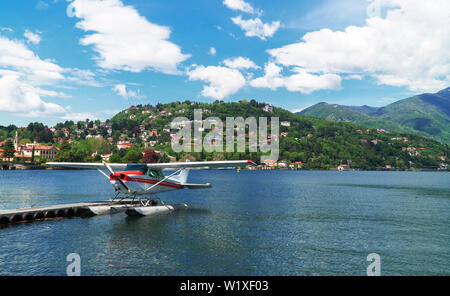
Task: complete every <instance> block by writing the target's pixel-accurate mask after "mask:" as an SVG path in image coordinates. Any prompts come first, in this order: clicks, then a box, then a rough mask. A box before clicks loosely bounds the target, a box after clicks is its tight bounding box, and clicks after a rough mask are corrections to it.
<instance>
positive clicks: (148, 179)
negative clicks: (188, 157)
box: [47, 160, 255, 216]
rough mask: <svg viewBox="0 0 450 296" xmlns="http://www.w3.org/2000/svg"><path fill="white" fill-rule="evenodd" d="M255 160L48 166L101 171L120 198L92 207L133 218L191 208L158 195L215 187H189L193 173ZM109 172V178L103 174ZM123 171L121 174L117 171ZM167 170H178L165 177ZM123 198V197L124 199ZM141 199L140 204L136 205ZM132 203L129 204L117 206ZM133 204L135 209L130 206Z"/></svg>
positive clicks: (68, 163) (245, 164)
mask: <svg viewBox="0 0 450 296" xmlns="http://www.w3.org/2000/svg"><path fill="white" fill-rule="evenodd" d="M254 164H255V163H254V162H252V161H251V160H231V161H201V162H170V163H143V164H125V163H106V162H103V163H84V162H47V165H48V166H51V167H64V168H77V169H97V170H98V171H99V172H100V173H102V174H103V175H104V176H105V177H106V178H108V180H109V181H110V183H111V184H112V185H113V187H114V190H115V192H116V195H115V196H114V198H112V199H111V203H110V205H103V206H92V207H89V209H90V210H91V212H92V213H93V214H97V215H99V214H106V213H113V212H120V211H125V212H126V213H127V215H130V216H147V215H151V214H156V213H162V212H169V211H174V210H178V209H183V208H187V205H186V204H185V203H180V204H165V203H164V202H162V201H161V200H160V199H159V198H156V195H155V194H156V193H161V192H166V191H172V190H179V189H184V188H188V189H202V188H209V187H211V184H210V183H206V184H191V183H187V178H188V175H189V169H192V168H197V169H198V168H202V169H213V168H230V167H241V166H247V165H254ZM104 169H106V170H107V171H108V172H109V175H108V174H107V173H105V172H104V171H103V170H104ZM114 169H115V170H119V171H116V172H115V171H114ZM163 170H175V172H173V173H171V174H169V175H167V176H165V175H163V173H162V171H163ZM121 195H122V196H121ZM136 198H137V201H138V203H135V201H136ZM125 199H128V200H129V199H131V202H129V203H128V204H125V205H124V204H122V205H120V203H115V204H114V205H113V202H114V201H115V200H118V201H119V202H120V201H122V200H125ZM130 204H131V206H130Z"/></svg>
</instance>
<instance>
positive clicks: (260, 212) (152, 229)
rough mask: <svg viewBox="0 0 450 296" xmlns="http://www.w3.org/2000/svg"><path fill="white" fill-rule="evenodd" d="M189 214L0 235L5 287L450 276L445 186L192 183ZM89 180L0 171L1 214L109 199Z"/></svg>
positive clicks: (229, 176)
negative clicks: (34, 280)
mask: <svg viewBox="0 0 450 296" xmlns="http://www.w3.org/2000/svg"><path fill="white" fill-rule="evenodd" d="M189 181H190V182H192V183H203V182H211V183H212V184H213V187H212V188H211V189H206V190H182V191H175V192H169V193H164V194H160V195H159V197H160V198H161V199H163V200H166V201H176V202H179V201H183V202H186V203H188V204H189V205H191V207H190V208H189V209H188V210H186V211H180V212H177V213H173V214H168V215H164V216H160V217H143V218H128V217H127V216H126V215H125V214H124V213H120V214H115V215H111V216H110V215H107V216H97V217H92V218H73V219H65V220H54V221H42V222H35V223H20V224H15V225H10V226H7V227H2V228H0V275H64V274H65V272H66V267H67V265H68V264H69V263H68V262H66V256H67V255H68V254H69V253H78V254H79V255H80V256H81V273H82V275H365V274H366V269H367V266H368V264H370V262H367V261H366V258H367V255H368V254H370V253H377V254H379V255H380V257H381V274H382V275H450V231H449V229H450V227H449V221H450V174H449V173H439V172H331V171H241V172H239V173H237V172H236V171H227V170H222V171H219V170H214V171H191V173H190V179H189ZM111 195H112V187H111V186H110V185H109V183H108V182H107V181H106V180H105V178H104V176H102V175H101V174H100V173H98V172H96V171H0V209H9V208H18V207H28V206H31V205H45V204H58V203H69V202H80V201H94V200H103V199H107V198H110V197H111Z"/></svg>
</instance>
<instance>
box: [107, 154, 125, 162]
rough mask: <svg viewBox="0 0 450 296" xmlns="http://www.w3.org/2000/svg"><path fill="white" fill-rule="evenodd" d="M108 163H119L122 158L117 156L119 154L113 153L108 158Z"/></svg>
mask: <svg viewBox="0 0 450 296" xmlns="http://www.w3.org/2000/svg"><path fill="white" fill-rule="evenodd" d="M109 162H111V163H121V162H122V158H121V157H120V156H119V154H116V153H114V154H113V155H111V156H110V157H109Z"/></svg>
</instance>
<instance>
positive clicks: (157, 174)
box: [148, 170, 164, 179]
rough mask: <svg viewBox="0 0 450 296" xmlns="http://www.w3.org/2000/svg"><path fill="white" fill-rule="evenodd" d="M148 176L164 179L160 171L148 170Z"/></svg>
mask: <svg viewBox="0 0 450 296" xmlns="http://www.w3.org/2000/svg"><path fill="white" fill-rule="evenodd" d="M148 175H149V176H150V177H153V178H158V179H162V178H164V175H163V173H162V172H161V171H157V170H148Z"/></svg>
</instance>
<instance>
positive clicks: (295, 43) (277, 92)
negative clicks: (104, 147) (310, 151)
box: [0, 0, 450, 126]
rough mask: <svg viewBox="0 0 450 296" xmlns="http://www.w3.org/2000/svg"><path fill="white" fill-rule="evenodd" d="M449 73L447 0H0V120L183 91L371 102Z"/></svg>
mask: <svg viewBox="0 0 450 296" xmlns="http://www.w3.org/2000/svg"><path fill="white" fill-rule="evenodd" d="M449 84H450V1H448V0H430V1H423V0H314V1H313V0H311V1H306V0H304V1H299V0H297V1H290V0H286V1H272V0H271V1H268V0H259V1H244V0H190V1H184V0H171V1H161V0H159V1H156V0H73V1H66V0H2V1H1V3H0V125H9V124H15V125H18V126H26V125H27V124H28V123H29V122H34V121H38V122H43V123H44V124H47V125H54V124H56V123H58V122H62V121H65V120H75V121H77V120H85V119H86V118H90V119H100V120H105V119H107V118H110V117H112V116H113V115H114V114H115V113H117V112H119V111H121V110H123V109H125V108H127V107H129V106H130V105H137V104H152V105H155V104H157V103H168V102H172V101H176V100H178V101H184V100H186V99H189V100H193V101H200V102H213V101H215V100H223V101H226V102H231V101H239V100H242V99H247V100H250V99H255V100H257V101H261V102H267V103H272V104H274V105H276V106H279V107H283V108H285V109H288V110H290V111H299V110H302V109H304V108H306V107H308V106H311V105H313V104H315V103H318V102H328V103H336V104H345V105H370V106H384V105H387V104H389V103H392V102H394V101H397V100H400V99H404V98H406V97H410V96H413V95H415V94H419V93H424V92H436V91H439V90H440V89H443V88H446V87H448V86H449Z"/></svg>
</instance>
